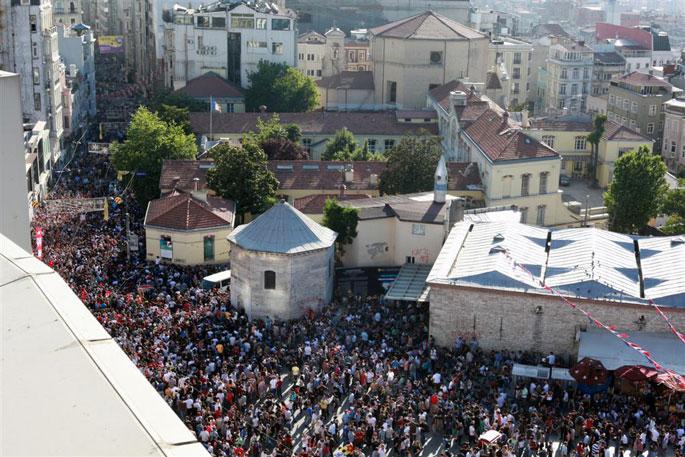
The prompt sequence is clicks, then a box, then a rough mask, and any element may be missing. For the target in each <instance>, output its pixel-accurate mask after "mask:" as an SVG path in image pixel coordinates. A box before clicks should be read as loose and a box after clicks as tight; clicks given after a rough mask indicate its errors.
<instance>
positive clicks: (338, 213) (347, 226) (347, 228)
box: [323, 198, 359, 259]
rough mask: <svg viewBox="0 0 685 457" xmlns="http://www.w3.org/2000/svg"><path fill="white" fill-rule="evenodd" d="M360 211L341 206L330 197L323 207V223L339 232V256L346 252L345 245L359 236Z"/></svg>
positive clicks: (337, 241)
mask: <svg viewBox="0 0 685 457" xmlns="http://www.w3.org/2000/svg"><path fill="white" fill-rule="evenodd" d="M358 221H359V213H358V211H357V210H356V209H355V208H348V207H345V206H341V205H339V204H338V202H337V201H336V200H335V199H331V198H329V199H328V200H326V204H325V206H324V209H323V225H325V226H326V227H328V228H329V229H331V230H333V231H334V232H336V233H337V234H338V238H337V239H336V244H337V253H338V258H339V259H340V258H342V256H343V254H344V253H345V245H347V244H350V243H352V241H354V239H355V238H356V236H357V222H358Z"/></svg>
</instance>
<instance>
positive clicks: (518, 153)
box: [465, 110, 559, 162]
mask: <svg viewBox="0 0 685 457" xmlns="http://www.w3.org/2000/svg"><path fill="white" fill-rule="evenodd" d="M465 132H466V134H467V135H468V136H469V137H470V138H471V140H473V141H474V142H475V143H476V144H477V145H478V146H479V147H480V148H481V149H482V150H483V152H484V153H485V154H486V155H487V156H488V158H489V159H490V160H492V161H493V162H496V161H500V160H518V159H533V158H546V157H559V155H558V154H557V153H556V152H555V151H554V150H553V149H551V148H549V147H548V146H546V145H544V144H543V143H541V142H539V141H538V140H536V139H535V138H532V137H530V136H528V135H526V134H525V133H523V132H522V131H521V130H519V129H515V128H511V126H510V125H509V120H508V118H507V119H505V118H504V117H502V116H500V115H499V114H497V113H496V112H495V111H493V110H487V111H485V112H484V113H483V114H481V116H480V117H479V118H478V119H477V120H476V121H474V122H473V123H472V124H471V125H469V126H468V127H467V128H466V129H465Z"/></svg>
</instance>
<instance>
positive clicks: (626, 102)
mask: <svg viewBox="0 0 685 457" xmlns="http://www.w3.org/2000/svg"><path fill="white" fill-rule="evenodd" d="M629 109H630V100H628V99H627V98H624V99H623V111H628V110H629Z"/></svg>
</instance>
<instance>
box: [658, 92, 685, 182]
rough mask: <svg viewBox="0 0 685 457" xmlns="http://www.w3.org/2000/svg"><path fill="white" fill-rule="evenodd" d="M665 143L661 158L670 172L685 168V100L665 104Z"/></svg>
mask: <svg viewBox="0 0 685 457" xmlns="http://www.w3.org/2000/svg"><path fill="white" fill-rule="evenodd" d="M663 106H664V141H663V142H662V152H661V156H662V157H663V158H664V161H665V162H666V164H667V165H668V168H669V170H671V171H673V172H677V171H678V170H679V169H681V168H682V167H684V166H685V98H677V99H672V100H668V101H667V102H665V103H664V105H663Z"/></svg>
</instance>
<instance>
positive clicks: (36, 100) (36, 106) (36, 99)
mask: <svg viewBox="0 0 685 457" xmlns="http://www.w3.org/2000/svg"><path fill="white" fill-rule="evenodd" d="M33 109H35V110H36V111H40V110H41V104H40V94H33Z"/></svg>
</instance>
